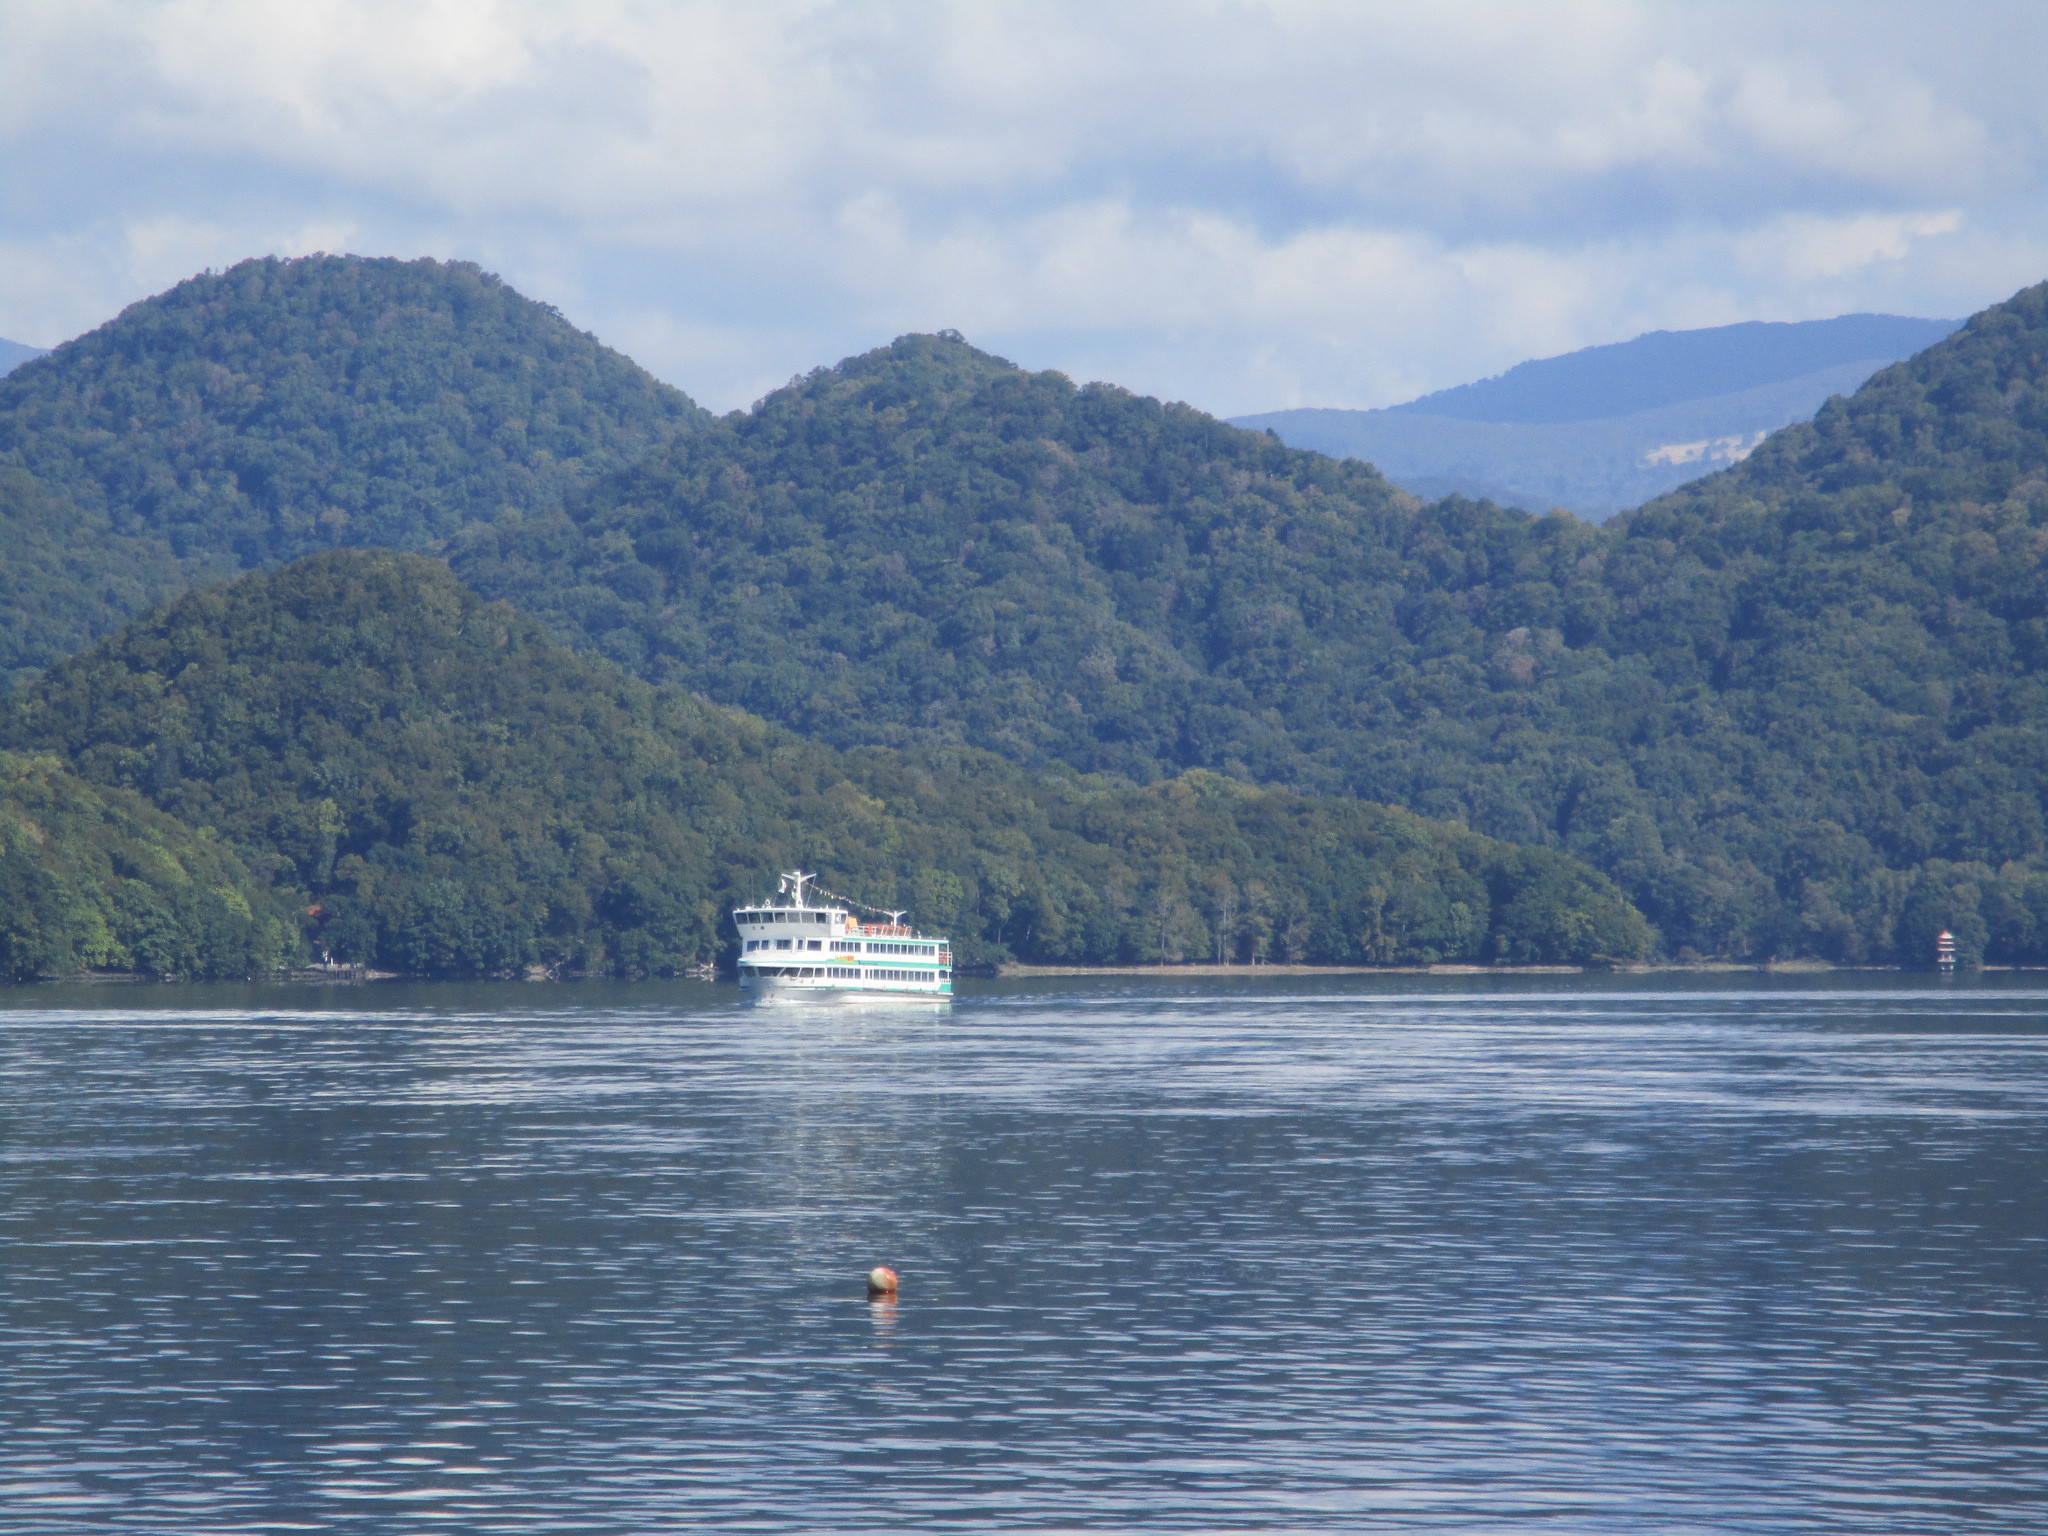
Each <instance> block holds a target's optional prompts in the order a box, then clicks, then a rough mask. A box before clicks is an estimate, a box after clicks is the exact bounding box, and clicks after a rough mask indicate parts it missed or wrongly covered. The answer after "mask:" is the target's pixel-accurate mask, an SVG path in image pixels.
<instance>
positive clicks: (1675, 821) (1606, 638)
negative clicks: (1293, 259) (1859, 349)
mask: <svg viewBox="0 0 2048 1536" xmlns="http://www.w3.org/2000/svg"><path fill="white" fill-rule="evenodd" d="M2044 353H2048V289H2032V290H2028V291H2027V292H2026V293H2023V294H2021V295H2019V296H2018V297H2017V298H2015V299H2014V300H2012V301H2011V302H2010V303H2008V304H2005V305H2001V306H1999V307H1998V308H1996V309H1994V310H1991V311H1987V312H1986V313H1985V314H1984V315H1981V316H1979V317H1978V318H1977V319H1976V320H1975V321H1973V322H1972V323H1971V324H1970V325H1969V326H1967V327H1966V328H1965V329H1964V330H1963V331H1962V332H1961V333H1959V334H1958V335H1957V336H1956V337H1954V338H1952V339H1951V340H1949V341H1946V342H1944V343H1942V344H1941V345H1940V346H1937V347H1935V348H1933V349H1932V350H1930V351H1929V352H1927V353H1925V354H1923V355H1922V356H1920V357H1919V358H1916V359H1913V360H1912V361H1910V362H1908V363H1906V364H1901V365H1899V366H1898V367H1895V368H1893V369H1890V370H1887V371H1886V372H1885V373H1883V374H1880V375H1879V376H1878V377H1877V378H1876V379H1875V380H1873V381H1872V383H1871V384H1870V385H1869V386H1867V387H1866V388H1865V389H1864V390H1863V391H1861V392H1860V393H1859V394H1858V395H1856V396H1855V397H1854V398H1853V399H1851V400H1847V401H1840V402H1835V403H1832V404H1831V405H1830V406H1829V407H1828V408H1827V409H1826V410H1825V411H1823V412H1822V414H1821V417H1820V419H1819V420H1818V421H1817V422H1816V423H1815V424H1813V425H1812V426H1809V427H1799V428H1795V429H1792V430H1790V431H1788V432H1786V433H1784V434H1780V436H1779V437H1777V438H1775V439H1773V440H1772V441H1771V443H1769V444H1768V445H1767V446H1766V447H1765V448H1764V449H1763V450H1761V451H1759V452H1758V453H1757V454H1756V455H1755V456H1754V457H1753V458H1752V459H1751V460H1749V461H1748V462H1747V463H1745V464H1743V465H1741V466H1739V467H1738V468H1736V469H1734V470H1732V471H1730V472H1728V473H1727V474H1724V475H1721V476H1717V477H1714V478H1711V479H1708V480H1705V481H1701V482H1698V483H1697V484H1696V485H1695V486H1694V487H1691V488H1689V489H1687V490H1686V491H1684V492H1682V493H1679V494H1677V495H1674V496H1672V497H1669V498H1666V499H1664V500H1663V501H1660V502H1657V503H1653V504H1651V505H1650V506H1648V507H1645V508H1644V509H1642V510H1640V511H1639V512H1637V513H1635V514H1633V515H1631V516H1628V517H1625V518H1623V519H1620V520H1619V521H1618V522H1617V523H1616V524H1615V525H1612V526H1610V527H1608V528H1604V529H1603V528H1595V527H1591V526H1588V525H1585V524H1582V523H1579V522H1577V521H1575V520H1573V519H1571V518H1568V517H1562V516H1553V517H1544V518H1533V517H1528V516H1525V515H1523V514H1520V513H1514V512H1507V511H1503V510H1501V509H1499V508H1496V507H1493V506H1490V505H1488V504H1485V503H1474V502H1468V501H1461V500H1457V499H1455V498H1453V499H1450V500H1446V501H1443V502H1440V503H1436V504H1433V505H1423V504H1420V503H1417V502H1415V501H1414V500H1413V499H1412V498H1407V497H1404V496H1402V495H1401V494H1400V493H1398V492H1395V491H1393V490H1392V489H1390V488H1389V487H1388V486H1387V485H1385V483H1384V482H1382V481H1381V480H1380V479H1379V478H1378V477H1377V476H1376V475H1375V474H1374V473H1373V472H1372V471H1371V470H1370V469H1369V468H1367V467H1366V466H1363V465H1359V464H1353V463H1339V462H1335V461H1331V460H1328V459H1323V458H1320V457H1318V456H1315V455H1312V454H1301V453H1294V452H1291V451H1289V450H1287V449H1284V448H1282V447H1281V446H1280V445H1279V444H1277V443H1275V442H1273V441H1272V440H1271V439H1269V438H1265V437H1261V436H1256V435H1253V434H1249V433H1242V432H1236V431H1233V430H1232V429H1230V428H1228V427H1225V426H1223V425H1221V424H1220V423H1217V422H1215V421H1213V420H1211V419H1209V418H1207V417H1205V416H1203V415H1201V414H1200V413H1199V412H1196V411H1192V410H1189V409H1187V408H1186V407H1180V406H1162V405H1160V404H1159V403H1158V402H1156V401H1151V400H1145V399H1140V398H1138V397H1135V396H1131V395H1128V394H1126V393H1124V392H1122V391H1120V390H1116V389H1112V388H1109V387H1106V386H1100V385H1091V386H1089V387H1087V388H1081V389H1077V388H1075V387H1074V386H1073V385H1072V384H1070V383H1069V382H1068V381H1067V380H1065V379H1064V378H1061V377H1060V376H1058V375H1056V374H1027V373H1023V372H1020V371H1019V370H1016V369H1014V368H1011V367H1009V366H1008V365H1007V364H1004V363H1002V362H1001V361H1000V360H998V359H994V358H990V357H988V356H986V355H984V354H981V353H978V352H975V351H974V350H973V349H972V348H969V347H967V346H965V345H964V344H962V343H961V342H959V341H957V340H956V339H952V338H948V337H909V338H905V339H904V340H902V341H900V342H898V343H896V344H895V345H894V346H893V347H890V348H887V349H884V350H883V351H881V352H878V353H874V354H870V355H868V356H865V357H861V358H856V359H853V360H851V361H850V362H848V363H846V364H844V365H842V366H841V367H840V368H837V369H834V370H830V371H824V372H820V373H819V374H816V375H813V376H812V377H811V378H809V379H806V380H803V381H800V382H799V383H797V384H795V385H793V386H791V387H790V388H789V389H788V390H786V391H783V392H781V393H779V394H777V395H775V396H771V397H770V398H769V399H768V400H766V401H764V402H763V403H762V404H761V405H760V406H759V407H758V408H756V409H755V410H754V411H753V412H751V413H749V414H747V415H745V416H743V417H734V418H728V419H727V420H726V421H724V422H722V423H720V424H719V425H718V426H717V427H716V428H715V429H713V430H711V431H707V432H703V433H698V434H693V435H691V436H690V437H688V438H684V439H679V440H677V441H676V442H674V443H672V444H671V445H670V446H669V447H667V448H665V449H663V450H661V451H659V452H657V453H655V454H654V455H653V456H651V457H650V458H649V459H647V460H646V461H644V462H642V463H641V464H638V465H636V466H634V467H633V468H631V469H628V470H625V471H622V472H620V473H619V474H617V475H615V476H613V477H611V478H609V479H608V480H606V481H605V482H604V483H602V484H601V485H600V486H599V487H597V488H596V489H595V490H594V491H592V492H591V493H589V494H588V495H586V496H585V497H583V498H582V499H581V500H580V501H578V502H576V503H574V504H573V505H572V508H571V512H572V514H573V515H557V516H552V517H548V516H543V517H540V518H535V519H530V520H527V521H526V522H523V523H521V524H519V525H516V526H514V525H509V524H499V525H496V526H493V527H488V528H485V527H473V528H472V529H471V530H469V532H468V533H467V534H466V535H465V536H464V537H463V538H462V539H461V540H459V541H458V542H457V545H456V547H455V551H454V556H453V558H454V560H455V563H456V566H457V569H458V570H460V571H461V572H462V573H463V574H464V575H465V576H466V577H468V579H470V580H472V581H474V582H475V583H477V584H478V585H479V586H480V587H482V588H483V589H484V590H486V591H489V592H493V593H498V594H502V595H507V596H510V597H513V598H514V599H515V600H516V601H518V602H520V603H521V604H522V605H523V606H526V607H528V608H530V609H532V610H533V611H535V612H537V613H540V614H542V615H544V616H545V617H547V618H548V619H549V620H550V622H552V623H554V624H555V625H556V626H557V627H558V628H559V629H560V630H561V631H562V632H564V633H568V634H572V635H575V636H577V637H579V638H581V639H582V640H583V641H584V642H585V643H588V644H591V645H594V646H597V647H600V648H602V649H604V650H606V651H607V652H608V653H609V654H611V655H613V656H615V657H617V658H619V659H620V660H622V661H623V662H625V663H626V664H628V665H629V666H632V667H634V668H635V669H636V670H638V671H641V672H642V673H644V674H647V675H651V676H657V677H662V676H673V677H679V678H687V679H689V680H690V682H691V684H692V685H693V686H695V687H699V688H701V689H703V690H704V691H705V692H707V693H708V694H710V695H711V696H712V697H714V698H718V699H722V700H727V701H730V702H733V703H737V704H740V705H742V706H744V707H746V708H748V709H751V710H754V711H757V712H759V713H761V714H763V715H766V716H767V717H769V718H771V719H774V720H778V721H781V722H784V723H787V724H789V725H791V726H793V727H795V728H796V729H799V730H802V731H805V732H809V733H814V734H816V735H818V736H820V737H822V738H824V739H826V740H830V741H833V742H836V743H839V744H842V745H848V744H852V743H854V742H858V741H876V740H879V741H887V742H892V743H898V744H902V743H909V742H914V741H920V740H943V739H957V740H962V741H966V742H971V743H974V744H977V745H981V746H985V747H988V748H990V749H992V750H996V751H1000V752H1002V753H1004V754H1005V755H1007V756H1009V757H1011V758H1013V759H1014V760H1016V761H1019V762H1024V763H1035V764H1043V763H1049V762H1062V763H1066V764H1070V765H1072V766H1074V767H1076V768H1079V769H1083V770H1088V771H1106V772H1112V773H1118V774H1122V775H1126V776H1129V777H1131V778H1134V779H1137V780H1141V781H1143V780H1148V779H1152V778H1156V777H1163V776H1168V775H1173V774H1178V773H1180V772H1183V771H1185V770H1187V769H1188V768H1191V767H1204V768H1210V769H1213V770H1216V771H1220V772H1224V773H1227V774H1230V775H1233V776H1238V777H1244V778H1248V779H1253V780H1258V781H1264V782H1277V783H1288V784H1293V785H1296V786H1298V787H1300V788H1303V789H1305V790H1310V791H1314V792H1319V793H1351V794H1357V795H1361V796H1365V797H1368V798H1372V799H1376V800H1381V801H1387V802H1392V803H1396V804H1404V805H1407V806H1410V807H1413V808H1414V809H1416V810H1418V811H1421V812H1425V813H1427V814H1429V815H1432V816H1437V817H1444V818H1454V819H1459V820H1463V821H1466V822H1468V823H1469V824H1471V825H1473V826H1475V827H1477V828H1480V829H1481V830H1484V831H1486V832H1488V833H1490V834H1492V835H1495V836H1499V837H1505V838H1510V839H1513V840H1516V841H1520V842H1530V843H1547V844H1550V845H1552V846H1561V847H1564V848H1567V849H1570V850H1571V851H1573V852H1575V853H1578V854H1580V855H1581V856H1583V857H1585V858H1587V859H1588V860H1590V861H1592V862H1593V863H1595V864H1596V865H1598V866H1599V867H1601V868H1603V869H1605V870H1607V871H1608V872H1610V873H1611V874H1612V875H1614V877H1615V878H1616V879H1617V880H1619V881H1620V882H1621V883H1622V884H1623V886H1624V888H1625V889H1627V890H1628V891H1629V892H1630V894H1631V895H1632V896H1633V897H1634V898H1635V900H1636V901H1637V902H1638V903H1639V904H1640V905H1641V906H1642V907H1643V909H1644V910H1645V911H1646V912H1648V913H1649V914H1650V915H1651V917H1652V918H1653V919H1654V920H1655V921H1656V922H1657V924H1658V925H1659V927H1660V929H1661V930H1662V935H1663V941H1664V943H1665V945H1666V947H1667V948H1668V949H1669V950H1670V951H1672V952H1675V953H1680V954H1684V953H1699V954H1721V955H1738V956H1767V955H1773V954H1779V955H1790V954H1821V955H1825V956H1828V957H1830V958H1834V959H1839V960H1845V961H1859V960H1892V959H1905V960H1919V959H1921V958H1922V957H1923V956H1924V954H1925V953H1926V944H1925V943H1924V942H1923V940H1924V939H1925V938H1926V935H1924V934H1922V933H1921V931H1920V930H1921V928H1923V927H1924V926H1925V924H1924V923H1922V922H1920V921H1918V920H1917V919H1912V918H1910V917H1909V909H1911V910H1918V908H1917V906H1915V903H1917V902H1919V901H1920V897H1919V896H1918V895H1916V893H1918V892H1923V891H1924V890H1926V889H1928V888H1929V886H1930V882H1932V883H1933V884H1936V885H1940V886H1941V887H1942V888H1943V889H1944V890H1949V891H1951V892H1954V891H1963V892H1964V894H1962V895H1951V896H1948V897H1944V898H1943V901H1944V902H1946V903H1947V904H1948V905H1949V906H1950V907H1951V908H1953V909H1954V911H1955V912H1956V913H1957V914H1959V915H1958V917H1957V920H1958V921H1961V920H1962V918H1961V916H1960V914H1961V912H1962V911H1963V909H1964V908H1967V907H1968V906H1969V905H1970V903H1971V901H1973V900H1976V899H1977V898H1974V897H1971V896H1970V895H1969V894H1968V890H1969V889H1974V890H1977V891H1979V892H1980V893H1984V892H1988V891H1989V890H1990V889H1991V885H1992V884H1996V885H1998V886H1999V887H2000V889H2016V888H2018V887H2020V886H2025V887H2027V888H2029V889H2031V885H2030V883H2029V882H2030V881H2031V879H2032V876H2031V875H2030V874H2028V871H2029V870H2031V869H2033V868H2035V867H2036V865H2037V864H2038V863H2039V861H2040V860H2041V858H2042V856H2043V853H2044V850H2048V842H2044V792H2048V781H2044V778H2043V775H2044V773H2048V735H2044V731H2048V710H2044V705H2048V699H2044V697H2043V691H2042V690H2043V683H2042V670H2041V668H2042V660H2043V646H2044V640H2043V629H2042V623H2043V620H2042V610H2041V603H2042V600H2043V598H2042V594H2043V592H2044V585H2043V581H2042V574H2043V573H2042V571H2041V555H2042V550H2043V548H2044V542H2048V481H2044V480H2043V478H2042V477H2043V474H2044V467H2048V437H2044V436H2043V434H2042V430H2041V418H2042V416H2043V414H2044V413H2043V408H2042V407H2041V406H2040V405H2038V404H2037V403H2036V401H2037V400H2038V399H2039V398H2040V394H2039V391H2040V390H2041V388H2042V386H2043V384H2044V383H2048V364H2044ZM2008 866H2011V867H2010V868H2008ZM1958 870H1960V871H1962V873H1960V874H1958V873H1956V871H1958ZM1987 882H1990V884H1987ZM1966 888H1967V889H1966ZM1989 899H1990V898H1989V897H1988V895H1986V896H1984V897H1983V900H1985V901H1988V900H1989ZM1980 904H1981V903H1980ZM2021 906H2024V903H2021ZM2004 909H2005V910H2007V911H2008V912H2009V913H2010V912H2017V911H2019V910H2020V907H2015V906H2013V905H2012V903H2010V902H2006V903H2004ZM2028 910H2031V909H2028ZM1985 942H1986V943H1987V944H1988V946H1989V948H1988V950H1987V951H1986V952H1987V953H1988V954H1990V955H1991V956H1992V957H1994V958H1999V959H2007V960H2035V961H2038V960H2044V959H2048V930H2043V929H2042V928H2041V927H2040V926H2039V925H2037V924H2034V923H2032V922H2031V920H2029V921H2020V920H2018V919H2017V918H2014V920H2013V921H2011V922H2009V923H2003V924H1993V925H1992V927H1991V929H1990V930H1989V931H1988V932H1987V935H1986V939H1985Z"/></svg>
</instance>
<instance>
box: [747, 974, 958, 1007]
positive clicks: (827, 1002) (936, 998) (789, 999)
mask: <svg viewBox="0 0 2048 1536" xmlns="http://www.w3.org/2000/svg"><path fill="white" fill-rule="evenodd" d="M740 990H741V991H742V992H744V993H746V994H747V995H748V996H749V997H751V998H752V999H753V1000H754V1003H755V1005H756V1006H757V1007H771V1006H791V1005H794V1006H800V1007H822V1006H831V1005H840V1004H847V1003H853V1004H862V1003H865V1004H876V1003H890V1004H895V1003H922V1004H926V1005H928V1006H929V1005H932V1004H941V1003H950V1002H952V1000H953V989H952V986H951V984H950V983H945V982H941V983H937V984H922V985H920V984H911V985H901V984H894V983H889V982H877V981H862V980H859V979H857V978H852V977H831V978H812V977H784V976H752V975H748V974H747V973H746V972H744V971H742V972H741V973H740Z"/></svg>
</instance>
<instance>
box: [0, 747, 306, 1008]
mask: <svg viewBox="0 0 2048 1536" xmlns="http://www.w3.org/2000/svg"><path fill="white" fill-rule="evenodd" d="M298 948H299V933H298V928H297V925H296V924H295V923H294V922H293V921H292V919H291V914H290V913H289V911H288V910H287V909H286V908H285V907H284V906H282V905H281V904H280V903H279V901H278V900H277V899H276V897H275V896H274V894H273V893H272V892H270V891H269V890H267V889H266V888H265V887H264V886H263V885H262V884H261V883H260V882H257V881H255V880H252V879H251V878H250V874H249V871H248V869H247V867H246V866H244V864H243V863H242V861H241V860H240V859H239V858H238V857H236V855H235V854H234V852H233V851H232V850H230V849H229V848H227V847H226V846H225V845H223V844H222V843H221V841H220V840H219V839H218V838H216V837H213V836H211V835H208V834H200V833H194V832H193V831H192V830H191V829H189V828H187V827H185V826H183V825H181V824H180V823H179V822H177V821H175V820H173V819H172V818H171V817H169V816H166V815H164V814H163V813H162V812H161V811H158V810H156V809H155V808H154V807H152V806H150V805H149V804H148V803H146V802H145V801H144V800H143V799H142V798H141V797H140V796H139V795H135V794H133V793H130V792H129V791H126V790H120V789H106V788H99V787H95V786H93V785H90V784H86V783H83V782H81V781H80V780H78V779H76V778H74V777H73V776H72V775H70V774H68V773H66V772H65V771H64V770H63V769H62V768H61V767H60V766H59V765H58V763H57V762H56V760H55V759H53V758H49V757H34V756H23V755H21V754H18V753H13V752H0V977H4V978H6V979H8V980H11V981H26V980H29V979H31V978H34V977H39V976H66V975H71V974H73V973H75V972H78V971H83V970H92V969H99V970H115V971H136V972H141V973H143V974H146V975H151V976H161V977H221V976H249V975H254V974H256V973H259V972H262V971H266V970H270V969H272V968H274V967H276V966H277V965H278V964H280V963H281V962H282V961H284V960H286V959H288V958H290V957H291V956H292V955H293V954H295V953H296V952H297V951H298Z"/></svg>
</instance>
